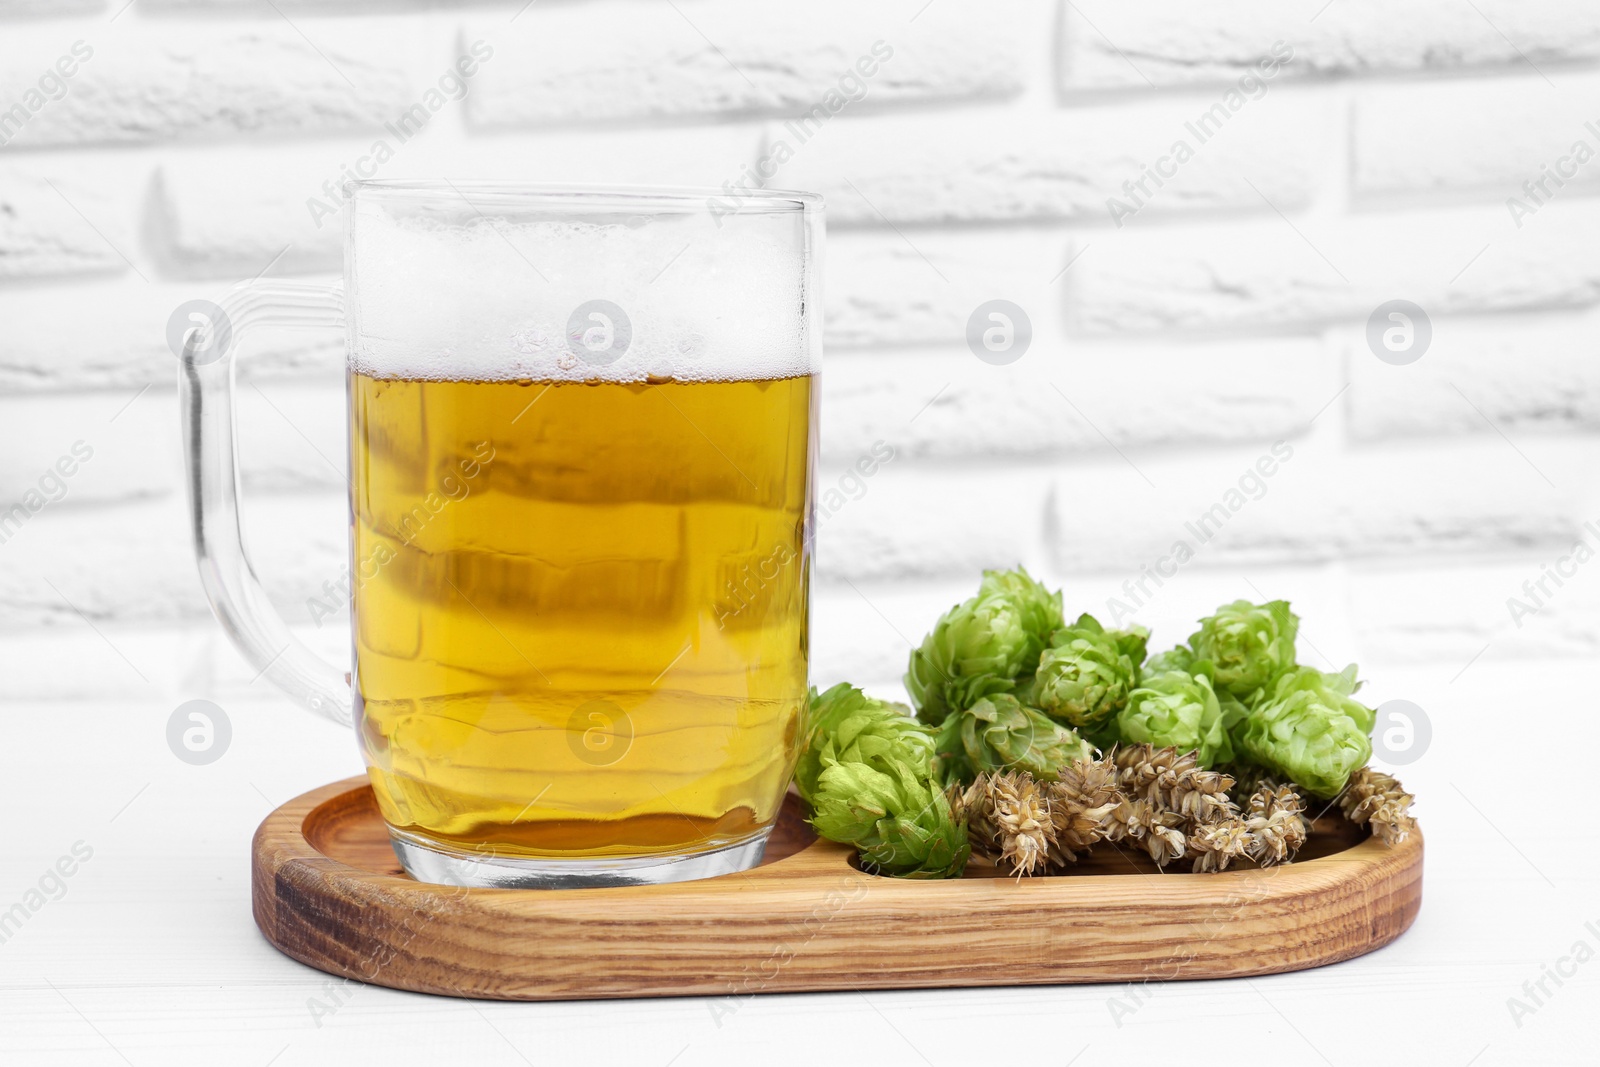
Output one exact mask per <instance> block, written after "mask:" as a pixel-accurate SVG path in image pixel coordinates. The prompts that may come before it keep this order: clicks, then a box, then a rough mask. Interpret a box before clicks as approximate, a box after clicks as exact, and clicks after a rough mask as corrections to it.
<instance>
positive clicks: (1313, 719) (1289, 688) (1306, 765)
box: [1237, 667, 1372, 797]
mask: <svg viewBox="0 0 1600 1067" xmlns="http://www.w3.org/2000/svg"><path fill="white" fill-rule="evenodd" d="M1354 684H1355V671H1354V668H1353V667H1352V668H1347V669H1346V670H1345V671H1344V672H1343V673H1342V674H1326V675H1325V674H1323V673H1322V672H1321V671H1317V670H1313V669H1312V668H1310V667H1302V668H1300V669H1299V670H1296V671H1293V672H1291V673H1290V674H1287V675H1285V676H1284V677H1282V678H1280V679H1279V680H1278V682H1277V684H1276V685H1275V686H1274V688H1273V690H1272V692H1271V694H1270V695H1269V694H1263V695H1262V697H1261V698H1260V699H1259V700H1258V701H1257V702H1256V703H1255V704H1254V705H1253V706H1252V707H1251V708H1250V712H1249V716H1248V717H1247V718H1246V719H1245V720H1244V723H1243V725H1242V726H1241V727H1240V728H1239V729H1238V731H1237V732H1238V735H1239V747H1240V748H1242V749H1243V750H1244V754H1245V755H1246V756H1248V757H1249V758H1250V759H1251V760H1253V761H1255V762H1256V763H1259V764H1261V765H1262V766H1263V767H1266V768H1268V769H1270V770H1273V771H1276V772H1277V773H1278V774H1280V775H1282V776H1284V777H1285V778H1288V779H1289V780H1291V781H1293V782H1294V783H1295V784H1296V785H1299V786H1301V787H1303V788H1305V789H1307V790H1309V791H1310V792H1312V793H1315V794H1316V795H1317V796H1320V797H1333V796H1337V795H1338V794H1339V791H1340V790H1342V789H1343V788H1344V786H1345V783H1346V782H1347V781H1349V779H1350V775H1351V773H1352V772H1354V771H1356V770H1359V769H1360V768H1362V767H1364V766H1366V763H1367V760H1368V759H1370V758H1371V757H1372V742H1371V740H1370V739H1368V737H1367V732H1368V730H1370V729H1371V726H1370V724H1371V722H1372V718H1371V715H1372V713H1371V711H1370V710H1368V709H1366V708H1365V707H1363V706H1362V705H1360V704H1359V703H1358V702H1356V701H1354V700H1352V699H1351V698H1350V695H1349V692H1347V691H1344V690H1347V689H1353V688H1354ZM1351 705H1355V707H1356V708H1359V709H1361V712H1364V713H1365V714H1364V715H1363V716H1362V717H1361V718H1359V719H1358V718H1356V717H1353V716H1352V714H1351V711H1352V709H1351ZM1358 714H1360V713H1359V712H1358ZM1364 723H1365V724H1366V725H1363V724H1364Z"/></svg>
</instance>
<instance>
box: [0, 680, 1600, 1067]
mask: <svg viewBox="0 0 1600 1067" xmlns="http://www.w3.org/2000/svg"><path fill="white" fill-rule="evenodd" d="M1458 668H1459V665H1452V666H1450V667H1449V668H1448V669H1446V668H1445V667H1443V666H1441V667H1411V668H1392V667H1391V668H1386V669H1385V682H1386V685H1385V689H1387V690H1389V691H1390V692H1391V693H1394V692H1404V693H1405V694H1406V695H1407V697H1408V698H1410V699H1413V700H1415V701H1417V702H1418V703H1420V704H1422V705H1423V706H1424V707H1425V708H1428V709H1430V712H1431V714H1432V719H1433V730H1434V737H1433V741H1432V746H1431V748H1430V750H1429V751H1428V752H1427V754H1426V755H1425V756H1424V757H1423V758H1421V759H1420V760H1418V761H1417V762H1416V763H1414V764H1413V765H1411V766H1409V767H1407V768H1405V769H1404V770H1403V772H1402V773H1403V776H1404V781H1405V782H1406V784H1407V785H1408V786H1409V787H1410V788H1412V790H1413V791H1414V792H1416V793H1417V794H1418V795H1419V796H1420V798H1421V802H1420V807H1419V811H1420V815H1421V818H1422V820H1423V826H1424V829H1425V831H1426V833H1427V838H1428V859H1427V868H1426V881H1425V891H1424V903H1423V908H1422V913H1421V916H1420V918H1419V919H1418V920H1417V922H1416V924H1415V926H1413V928H1412V929H1411V931H1410V932H1409V933H1408V934H1406V935H1405V936H1404V937H1403V938H1401V939H1400V940H1399V941H1398V942H1397V943H1395V944H1394V945H1392V946H1390V947H1389V948H1386V949H1383V950H1382V951H1379V952H1377V953H1375V954H1373V955H1370V956H1367V957H1364V958H1361V959H1358V960H1354V961H1351V962H1348V963H1345V964H1341V965H1338V966H1334V967H1329V968H1325V969H1322V970H1317V971H1310V972H1304V973H1300V974H1289V975H1279V976H1274V977H1269V978H1259V979H1253V980H1238V981H1229V982H1187V983H1173V984H1165V985H1150V986H1146V987H1143V988H1139V989H1130V988H1126V987H1122V988H1119V987H1110V986H1064V987H1053V988H1018V989H973V990H940V991H915V992H881V993H872V994H868V995H861V994H853V993H852V994H811V995H788V996H760V997H755V998H751V999H748V1000H744V1001H737V1002H730V1001H726V1000H724V1001H720V1002H719V1001H711V1000H704V999H663V1000H633V1001H596V1002H586V1003H553V1004H499V1003H469V1002H464V1001H458V1000H448V999H443V998H437V997H428V996H421V995H415V994H407V993H398V992H393V991H391V990H387V989H381V988H375V987H356V989H355V991H354V993H353V994H351V995H349V996H348V997H346V998H344V999H343V1000H342V1001H339V1000H336V999H334V994H333V993H332V992H331V990H332V988H333V987H332V985H331V983H329V982H328V981H327V979H326V978H325V976H323V975H321V974H320V973H318V972H316V971H313V970H310V969H308V968H306V967H304V966H302V965H300V964H298V963H295V962H293V961H291V960H289V959H287V958H285V957H283V956H281V955H279V954H278V953H277V952H276V951H275V950H274V949H272V948H271V947H270V946H269V945H268V944H267V943H266V942H265V941H264V940H263V939H262V937H261V936H260V934H259V933H257V931H256V929H255V926H254V924H253V923H252V921H251V917H250V900H249V878H248V847H249V842H250V836H251V833H252V832H253V831H254V829H255V826H256V824H257V823H258V822H259V821H260V819H261V818H262V817H263V816H264V815H265V814H266V813H267V812H268V811H269V810H271V808H272V807H273V806H275V805H276V804H278V803H281V802H282V801H284V800H286V799H288V798H290V797H291V796H294V795H295V794H297V793H300V792H302V791H304V790H306V789H309V788H311V787H314V786H317V785H320V784H322V783H324V782H327V781H330V780H333V779H336V778H341V777H344V776H347V775H350V774H354V773H358V772H359V771H360V766H359V761H358V758H357V756H356V754H355V749H354V744H353V742H352V740H351V739H350V738H349V737H348V736H347V735H345V734H344V733H343V732H342V731H340V730H339V729H338V728H336V727H334V726H332V725H330V724H326V723H323V722H321V721H318V720H315V719H313V718H311V717H310V716H309V715H307V714H305V713H302V712H299V711H297V710H295V709H293V708H291V707H290V706H289V705H287V704H286V703H283V702H281V701H278V700H268V699H260V700H255V701H237V700H235V701H231V702H228V703H227V710H228V712H229V715H230V718H231V721H232V725H233V730H234V736H233V739H232V742H231V747H230V749H229V750H228V752H227V753H226V755H225V756H224V757H223V758H222V759H220V760H219V761H218V762H216V763H214V764H212V765H209V766H202V767H194V766H188V765H186V764H184V763H181V762H180V761H179V760H178V759H176V758H175V757H174V756H173V754H172V753H171V752H170V751H169V749H168V748H167V745H166V740H165V726H166V721H167V717H168V716H169V714H170V713H171V711H172V709H173V707H174V704H173V703H172V702H171V701H170V700H161V701H156V700H153V699H150V698H148V697H144V698H140V697H130V698H129V700H128V701H127V702H126V703H117V702H113V701H96V702H94V703H92V704H89V703H71V704H67V703H35V704H19V703H12V704H7V705H0V716H3V722H4V733H3V735H0V736H3V737H4V739H5V743H4V748H3V752H0V795H3V796H4V797H5V800H6V804H5V810H6V812H7V813H8V815H9V818H8V819H7V821H6V823H5V827H4V835H5V845H4V849H3V851H0V912H4V910H5V909H9V908H10V907H11V906H12V905H13V904H15V903H18V902H21V901H24V899H25V894H27V892H28V891H29V890H30V888H34V889H36V888H38V887H39V882H40V879H41V877H42V876H44V875H45V873H46V871H47V870H49V869H51V868H52V867H53V865H55V864H56V862H57V860H58V859H59V858H60V857H62V856H64V855H71V853H72V849H73V847H74V845H75V844H77V843H79V842H82V845H79V850H80V852H82V851H83V850H84V849H85V848H87V849H92V856H91V857H90V858H89V859H88V860H87V861H85V862H83V863H81V865H79V866H78V867H77V869H76V870H75V872H74V873H73V874H72V876H71V877H70V878H65V879H63V880H62V882H63V886H64V889H62V890H61V891H59V892H58V891H57V888H56V886H55V885H54V884H53V883H50V884H49V885H48V886H47V888H48V889H49V890H51V892H50V893H49V894H41V896H43V897H44V902H43V905H42V906H41V907H39V908H38V909H37V911H36V912H32V913H31V914H30V915H29V916H28V918H27V920H26V922H25V923H23V924H22V925H21V926H20V928H17V929H15V930H13V931H11V932H10V933H9V935H8V936H7V938H6V940H5V941H4V943H0V1063H4V1064H7V1065H9V1064H14V1063H15V1064H34V1063H44V1064H85V1065H89V1064H119V1063H126V1064H134V1065H138V1067H146V1065H151V1067H154V1065H164V1067H165V1065H173V1067H176V1065H183V1064H208V1065H209V1064H229V1065H234V1064H237V1065H244V1067H253V1065H263V1067H264V1065H266V1064H269V1063H270V1064H275V1065H277V1067H292V1065H296V1064H321V1063H384V1064H444V1063H448V1064H457V1063H472V1064H521V1063H528V1064H540V1065H543V1064H547V1063H584V1064H608V1063H628V1064H642V1065H645V1067H665V1065H667V1064H669V1063H673V1064H680V1065H684V1064H702V1063H704V1064H738V1065H741V1067H744V1065H747V1064H750V1063H760V1064H761V1065H762V1067H777V1065H781V1064H804V1065H808V1067H811V1065H815V1064H819V1063H823V1062H836V1061H837V1060H838V1058H839V1057H840V1056H841V1055H843V1056H844V1057H845V1062H851V1063H856V1062H859V1063H885V1064H902V1063H904V1064H913V1065H916V1064H935V1065H945V1064H950V1065H955V1064H971V1063H977V1062H991V1061H995V1062H998V1061H1001V1060H1004V1061H1007V1062H1014V1063H1030V1064H1056V1065H1065V1064H1068V1063H1072V1062H1078V1063H1082V1064H1092V1063H1104V1062H1107V1061H1111V1060H1113V1059H1115V1060H1116V1061H1117V1062H1124V1063H1138V1062H1158V1061H1159V1062H1163V1063H1174V1062H1182V1063H1185V1064H1189V1065H1194V1067H1198V1065H1202V1064H1211V1063H1215V1064H1226V1065H1228V1067H1235V1065H1237V1064H1239V1063H1240V1062H1272V1063H1275V1064H1313V1065H1315V1064H1337V1065H1341V1067H1342V1065H1346V1064H1350V1065H1356V1064H1367V1063H1375V1062H1392V1063H1403V1062H1425V1063H1429V1064H1444V1065H1466V1064H1469V1063H1471V1064H1479V1065H1488V1064H1500V1063H1530V1064H1533V1063H1537V1064H1580V1063H1581V1064H1594V1063H1597V1062H1600V1047H1597V1044H1600V1042H1597V1030H1596V1027H1595V1018H1596V1014H1597V1013H1596V1009H1600V955H1597V956H1596V958H1594V959H1588V958H1587V957H1588V956H1589V955H1591V954H1600V892H1597V889H1600V857H1597V854H1596V833H1595V831H1596V825H1597V821H1600V820H1597V818H1596V811H1597V808H1596V805H1597V803H1600V790H1597V788H1596V782H1595V779H1594V775H1595V774H1596V771H1595V770H1594V768H1595V765H1596V760H1595V758H1594V756H1595V753H1596V752H1597V750H1600V744H1597V743H1600V727H1597V725H1596V716H1597V710H1600V701H1597V700H1596V691H1597V679H1596V674H1595V671H1594V668H1593V665H1592V664H1588V663H1582V662H1576V661H1565V662H1546V663H1538V662H1530V663H1525V664H1516V665H1513V664H1504V663H1491V662H1486V663H1480V664H1476V665H1474V666H1473V667H1472V668H1471V670H1470V671H1469V672H1466V673H1465V674H1464V675H1462V676H1461V677H1460V678H1458V680H1457V681H1456V682H1454V683H1451V682H1450V680H1449V676H1450V675H1451V674H1453V673H1455V671H1456V670H1457V669H1458ZM1546 730H1548V731H1551V732H1552V733H1554V734H1556V736H1555V737H1554V738H1553V739H1552V740H1551V741H1550V742H1549V743H1548V744H1547V746H1546V748H1545V749H1544V751H1543V756H1542V758H1539V757H1534V756H1528V755H1520V756H1513V755H1512V752H1513V751H1515V750H1516V748H1517V746H1518V745H1519V744H1521V743H1522V742H1525V741H1527V740H1530V739H1538V738H1540V737H1541V734H1542V733H1543V731H1546ZM1519 797H1520V798H1521V799H1520V803H1515V804H1514V801H1515V800H1516V798H1519ZM67 866H69V867H70V866H71V864H68V865H67ZM47 881H48V880H47ZM32 899H33V901H34V902H35V903H38V902H39V899H40V898H32ZM995 921H996V922H1004V921H1005V917H1004V916H1003V915H997V916H995ZM1586 923H1587V924H1593V925H1589V926H1586ZM1580 942H1583V943H1585V944H1586V946H1587V949H1586V950H1585V951H1580V952H1579V955H1583V956H1584V957H1585V961H1584V962H1582V963H1579V962H1577V960H1576V958H1575V957H1572V953H1574V952H1575V951H1577V946H1578V943H1580ZM1564 957H1566V958H1567V959H1566V961H1565V962H1563V958H1564ZM1546 966H1548V967H1550V968H1557V967H1558V966H1559V968H1560V969H1561V970H1562V971H1566V972H1570V977H1562V979H1561V984H1560V985H1557V984H1556V982H1555V981H1554V980H1553V979H1550V978H1548V977H1545V979H1544V981H1545V989H1546V992H1547V993H1548V995H1547V996H1540V998H1539V999H1540V1000H1541V1001H1542V1004H1536V1003H1535V1002H1534V1001H1533V1000H1532V999H1531V998H1530V997H1529V993H1528V992H1527V991H1526V990H1525V988H1524V983H1532V986H1531V988H1532V991H1533V993H1534V994H1538V989H1537V983H1538V982H1539V980H1540V979H1541V977H1544V975H1545V973H1546V972H1545V970H1544V968H1545V967H1546ZM1513 997H1517V998H1522V999H1523V1000H1524V1001H1525V1002H1526V1003H1527V1004H1528V1006H1529V1007H1530V1008H1532V1009H1533V1010H1532V1011H1530V1012H1526V1013H1522V1014H1521V1016H1520V1018H1516V1017H1513V1013H1512V1011H1511V1008H1510V1007H1509V1006H1508V1000H1509V999H1510V998H1513ZM317 1004H320V1005H321V1007H320V1008H316V1007H314V1005H317ZM330 1008H331V1009H332V1010H329V1009H330ZM730 1009H731V1010H730ZM846 1050H848V1051H846Z"/></svg>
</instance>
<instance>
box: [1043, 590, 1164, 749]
mask: <svg viewBox="0 0 1600 1067" xmlns="http://www.w3.org/2000/svg"><path fill="white" fill-rule="evenodd" d="M1149 636H1150V634H1149V631H1148V630H1145V629H1144V628H1143V627H1135V628H1134V629H1132V630H1129V631H1126V632H1123V631H1117V630H1111V631H1108V630H1106V629H1105V628H1104V627H1102V626H1101V625H1100V623H1099V622H1098V621H1097V620H1096V619H1095V617H1094V616H1093V615H1081V616H1079V617H1078V621H1077V622H1075V623H1073V624H1072V625H1071V626H1067V627H1064V628H1063V629H1060V630H1057V631H1056V633H1055V634H1054V636H1052V637H1051V638H1050V647H1049V648H1047V649H1045V650H1044V653H1043V654H1042V655H1041V656H1040V657H1039V669H1038V672H1037V673H1036V674H1035V675H1034V679H1033V693H1032V702H1033V704H1034V706H1035V707H1037V708H1039V710H1041V711H1043V712H1044V713H1045V714H1047V715H1049V716H1050V717H1051V718H1053V719H1057V720H1059V721H1061V722H1064V723H1066V724H1067V725H1069V726H1074V727H1077V728H1078V729H1088V730H1093V729H1098V728H1099V727H1101V726H1103V725H1104V724H1105V723H1107V722H1109V721H1110V720H1111V719H1112V718H1113V717H1115V716H1116V714H1117V712H1119V711H1121V710H1122V707H1123V705H1124V704H1126V703H1127V702H1128V693H1129V692H1130V691H1132V690H1133V689H1134V688H1135V687H1136V686H1137V685H1138V684H1139V664H1140V663H1142V662H1144V650H1145V642H1146V640H1148V638H1149Z"/></svg>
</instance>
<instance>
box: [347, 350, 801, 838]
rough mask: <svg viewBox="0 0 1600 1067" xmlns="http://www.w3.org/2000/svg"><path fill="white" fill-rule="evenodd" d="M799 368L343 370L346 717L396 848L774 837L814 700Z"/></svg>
mask: <svg viewBox="0 0 1600 1067" xmlns="http://www.w3.org/2000/svg"><path fill="white" fill-rule="evenodd" d="M815 403H816V396H815V388H814V381H813V379H812V377H810V376H804V375H802V376H797V377H786V378H781V379H776V380H766V381H696V382H678V381H651V382H641V383H624V382H616V381H607V382H573V381H418V380H409V379H385V378H375V377H369V376H367V375H365V374H361V373H352V374H351V375H350V409H351V418H350V428H351V429H350V432H351V441H350V455H351V472H352V507H351V513H352V514H351V520H352V553H353V572H354V575H355V589H354V604H353V611H352V619H353V626H354V633H353V640H354V645H355V678H354V686H355V691H356V692H355V700H356V714H357V721H358V722H359V724H360V731H361V739H362V745H363V748H364V751H365V755H366V758H367V761H368V765H369V774H370V777H371V781H372V786H373V790H374V792H375V793H376V795H377V799H378V804H379V806H380V808H381V809H382V813H383V816H384V818H385V819H386V820H387V821H388V822H389V824H390V825H391V827H393V828H394V829H395V830H396V831H397V832H398V833H399V834H401V835H404V836H406V837H409V838H412V839H414V840H415V841H416V842H418V843H420V844H422V845H424V846H426V845H429V844H432V845H434V846H436V847H439V848H442V849H445V850H451V851H458V852H459V851H462V850H468V851H472V852H476V853H480V854H488V855H493V856H503V857H561V858H604V857H635V856H648V855H660V854H685V853H693V852H697V851H701V850H710V849H715V848H719V847H722V846H726V845H730V844H734V843H737V842H741V841H746V840H749V839H751V838H752V837H753V836H755V835H757V834H759V833H760V832H761V831H763V829H764V828H766V827H768V826H770V824H771V822H772V820H773V818H774V817H775V815H776V813H777V804H778V802H779V801H780V799H781V796H782V791H783V787H784V784H785V782H786V781H787V779H788V776H789V774H790V772H791V770H792V768H793V762H794V758H795V755H796V745H797V742H798V735H799V729H800V726H801V716H802V714H803V711H804V708H805V704H806V662H807V633H806V619H807V603H806V600H807V596H808V589H809V581H808V577H809V570H810V565H811V561H810V542H809V533H810V521H811V519H810V515H811V511H810V500H809V499H808V491H809V490H808V487H809V485H810V479H809V473H810V467H811V464H812V462H813V458H812V455H811V451H810V445H809V443H808V442H809V431H810V425H811V420H812V419H813V418H814V405H815Z"/></svg>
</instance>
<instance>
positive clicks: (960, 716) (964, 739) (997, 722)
mask: <svg viewBox="0 0 1600 1067" xmlns="http://www.w3.org/2000/svg"><path fill="white" fill-rule="evenodd" d="M935 745H936V747H937V749H938V753H939V768H940V777H941V778H942V780H943V781H945V782H962V783H963V784H965V783H970V782H971V781H972V780H973V779H974V778H976V777H977V776H978V775H979V773H981V772H993V771H1012V770H1020V771H1027V772H1028V773H1030V774H1032V775H1033V776H1034V777H1035V778H1041V779H1048V780H1051V781H1053V780H1054V779H1055V777H1056V771H1058V770H1060V769H1061V768H1062V767H1064V766H1066V765H1067V764H1069V763H1071V762H1073V761H1074V760H1079V759H1093V758H1094V748H1093V746H1091V745H1090V744H1089V743H1088V742H1087V741H1085V740H1083V739H1082V738H1081V737H1079V736H1078V734H1077V733H1076V732H1075V731H1073V730H1070V729H1068V728H1067V727H1065V726H1062V725H1061V724H1060V723H1058V722H1056V721H1054V720H1053V719H1051V718H1050V717H1049V716H1048V715H1046V714H1045V713H1044V712H1042V711H1040V710H1038V709H1037V708H1030V707H1028V706H1027V705H1026V704H1023V703H1022V702H1021V701H1019V700H1018V699H1017V698H1016V697H1014V696H1012V695H1011V694H1010V693H999V694H996V695H994V696H988V697H983V698H982V699H980V700H979V701H978V702H977V703H976V704H974V705H972V707H970V708H968V709H966V710H965V711H952V712H951V713H950V714H949V716H947V717H946V718H945V721H944V723H943V725H941V726H940V727H939V733H938V737H937V738H936V740H935Z"/></svg>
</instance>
